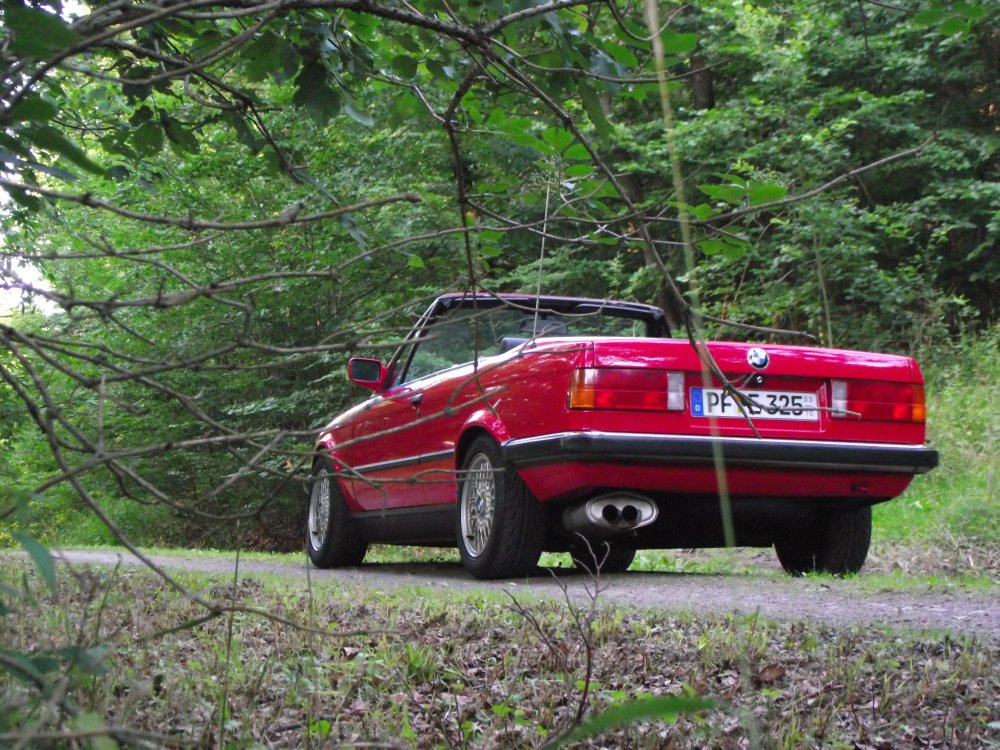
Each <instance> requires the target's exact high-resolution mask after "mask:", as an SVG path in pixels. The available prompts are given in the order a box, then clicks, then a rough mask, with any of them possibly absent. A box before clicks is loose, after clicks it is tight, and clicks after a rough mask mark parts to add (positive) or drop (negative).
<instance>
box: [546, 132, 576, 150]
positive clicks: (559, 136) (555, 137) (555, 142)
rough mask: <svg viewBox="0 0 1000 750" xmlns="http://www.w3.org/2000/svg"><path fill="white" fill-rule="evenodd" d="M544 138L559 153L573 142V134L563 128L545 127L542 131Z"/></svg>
mask: <svg viewBox="0 0 1000 750" xmlns="http://www.w3.org/2000/svg"><path fill="white" fill-rule="evenodd" d="M542 140H544V141H545V142H546V143H547V144H549V145H550V146H552V148H553V150H554V151H556V152H557V153H562V152H563V151H565V150H566V149H567V148H569V145H570V144H571V143H573V140H574V139H573V134H572V133H571V132H569V131H568V130H564V129H562V128H545V130H543V131H542Z"/></svg>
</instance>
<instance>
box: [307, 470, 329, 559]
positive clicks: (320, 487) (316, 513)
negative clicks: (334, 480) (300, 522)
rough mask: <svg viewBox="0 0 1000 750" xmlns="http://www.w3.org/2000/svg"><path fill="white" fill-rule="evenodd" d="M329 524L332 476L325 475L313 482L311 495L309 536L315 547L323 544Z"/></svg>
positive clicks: (317, 547)
mask: <svg viewBox="0 0 1000 750" xmlns="http://www.w3.org/2000/svg"><path fill="white" fill-rule="evenodd" d="M329 525H330V478H329V477H328V476H326V475H323V476H321V477H317V478H316V480H315V481H314V482H313V486H312V490H311V491H310V497H309V537H310V542H311V544H312V547H313V549H319V548H320V547H322V546H323V543H324V542H325V541H326V532H327V528H328V527H329Z"/></svg>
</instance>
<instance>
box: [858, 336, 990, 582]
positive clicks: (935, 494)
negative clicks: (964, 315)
mask: <svg viewBox="0 0 1000 750" xmlns="http://www.w3.org/2000/svg"><path fill="white" fill-rule="evenodd" d="M924 371H925V377H926V380H927V402H928V417H927V432H928V441H929V442H930V444H931V445H932V446H933V447H934V448H935V449H937V450H938V451H939V453H940V455H941V465H940V466H939V467H938V468H937V469H935V470H934V471H932V472H930V473H928V474H926V475H924V476H919V477H916V478H915V479H914V481H913V484H912V485H911V486H910V488H909V489H908V490H907V491H906V492H905V493H904V494H903V495H902V497H900V498H898V499H897V500H894V501H892V502H889V503H884V504H882V505H879V506H877V507H876V508H875V513H874V527H875V531H874V534H875V537H876V538H877V539H881V540H885V541H887V542H890V543H899V544H905V545H908V546H911V547H923V548H925V549H929V550H935V551H938V552H939V553H940V555H941V556H942V557H945V558H949V557H950V558H954V559H958V560H960V559H961V558H962V557H963V556H964V557H965V558H966V559H965V565H964V567H966V568H968V569H969V570H970V571H974V570H975V569H977V568H978V569H982V570H986V571H990V570H992V571H993V573H994V574H995V573H996V571H997V570H998V569H1000V560H998V559H997V557H998V556H1000V514H998V513H997V512H996V507H997V500H998V495H1000V488H998V484H1000V410H997V409H996V408H995V407H994V406H993V405H992V404H993V402H994V401H995V398H993V396H992V393H993V390H994V388H995V387H996V384H997V383H998V382H1000V327H995V328H993V329H992V330H991V331H989V332H988V333H987V334H985V335H984V336H982V337H981V338H979V339H978V340H976V341H974V342H969V343H964V344H961V345H959V346H957V347H956V348H955V349H954V350H953V351H950V352H938V353H937V355H936V356H935V357H934V358H933V359H932V360H929V361H928V363H927V365H926V366H925V368H924ZM970 558H971V559H970Z"/></svg>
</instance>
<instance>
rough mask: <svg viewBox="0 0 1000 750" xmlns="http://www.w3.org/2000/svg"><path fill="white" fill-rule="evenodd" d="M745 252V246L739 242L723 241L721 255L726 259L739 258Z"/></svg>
mask: <svg viewBox="0 0 1000 750" xmlns="http://www.w3.org/2000/svg"><path fill="white" fill-rule="evenodd" d="M745 254H746V247H745V245H744V244H743V243H739V242H723V243H722V257H723V258H725V259H726V260H739V259H740V258H742V257H743V256H744V255H745Z"/></svg>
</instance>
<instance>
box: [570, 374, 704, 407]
mask: <svg viewBox="0 0 1000 750" xmlns="http://www.w3.org/2000/svg"><path fill="white" fill-rule="evenodd" d="M668 398H669V402H670V408H671V409H677V408H680V409H683V408H684V376H683V374H682V373H667V372H665V371H663V370H651V369H646V368H635V367H609V368H596V367H587V368H582V369H579V370H575V371H574V372H573V376H572V378H571V380H570V387H569V408H570V409H617V410H623V411H665V410H666V409H667V408H668ZM678 399H679V403H680V406H679V407H678V406H677V404H678Z"/></svg>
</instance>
